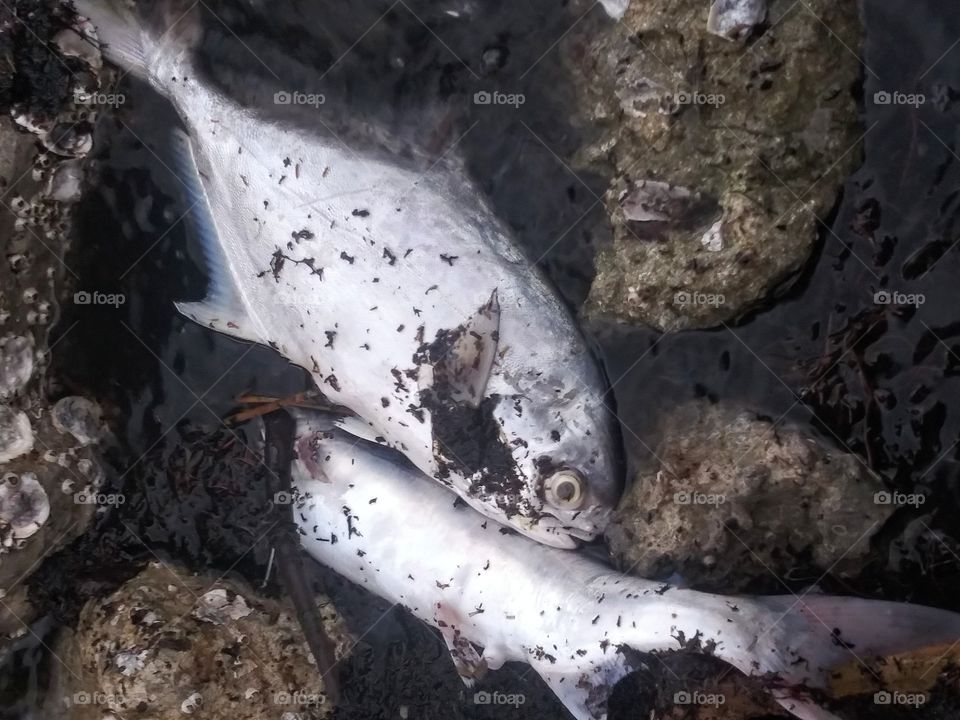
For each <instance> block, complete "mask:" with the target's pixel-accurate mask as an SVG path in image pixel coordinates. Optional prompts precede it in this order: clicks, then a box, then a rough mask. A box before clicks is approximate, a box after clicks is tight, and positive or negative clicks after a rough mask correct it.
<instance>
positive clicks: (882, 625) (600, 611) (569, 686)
mask: <svg viewBox="0 0 960 720" xmlns="http://www.w3.org/2000/svg"><path fill="white" fill-rule="evenodd" d="M296 447H297V455H298V459H297V460H296V461H295V463H294V465H293V468H292V478H293V484H294V487H295V488H296V491H297V493H298V498H297V500H296V501H295V502H296V505H295V513H294V515H295V518H296V521H297V523H299V526H300V534H301V543H302V545H303V547H304V548H305V549H306V550H307V552H308V553H309V554H310V555H312V556H313V557H314V558H316V559H317V560H319V561H320V562H322V563H323V564H325V565H327V566H329V567H330V568H332V569H333V570H335V571H336V572H338V573H340V574H341V575H343V576H345V577H346V578H348V579H350V580H351V581H353V582H354V583H356V584H358V585H360V586H362V587H365V588H367V589H368V590H370V591H371V592H373V593H375V594H377V595H379V596H380V597H382V598H384V599H386V600H388V601H389V602H394V603H399V604H402V605H403V606H404V607H405V608H407V610H409V611H410V612H412V613H413V614H414V615H416V616H417V617H418V618H420V619H421V620H423V621H425V622H427V623H428V624H430V625H432V626H433V627H435V628H437V629H439V630H440V633H441V635H442V636H443V638H444V640H445V641H446V644H447V647H448V649H449V650H450V654H451V656H452V658H453V662H454V666H455V668H456V669H457V672H458V673H459V674H460V676H461V677H462V678H463V679H464V681H465V682H466V684H467V685H468V686H470V685H472V683H473V681H474V680H475V679H477V678H479V677H481V676H482V675H483V674H484V673H485V672H486V671H487V670H494V669H496V668H499V667H500V666H501V665H503V663H505V662H508V661H520V662H526V663H529V664H530V665H531V666H532V667H533V669H534V670H536V671H537V672H538V673H539V674H540V676H541V677H542V678H543V679H544V681H546V683H547V684H548V685H549V686H550V688H551V689H552V690H553V691H554V693H556V695H557V697H558V698H559V699H560V701H561V702H563V704H564V705H565V706H566V707H567V709H568V710H569V711H570V712H571V714H572V715H573V716H574V717H575V718H577V720H603V719H604V718H605V717H606V705H607V700H608V698H609V693H610V691H611V689H612V688H613V685H614V684H615V683H616V682H617V681H618V680H620V679H621V678H623V677H624V676H625V675H627V674H628V673H629V672H631V670H633V669H634V668H633V667H632V665H631V661H630V653H629V652H626V650H627V649H628V648H629V649H633V650H636V651H641V652H651V651H656V650H675V649H678V648H679V647H680V646H681V645H684V644H686V645H687V646H692V647H699V648H702V649H704V651H707V652H711V653H712V654H714V655H715V656H717V657H719V658H720V659H722V660H724V661H726V662H728V663H730V664H731V665H733V666H734V667H736V668H738V669H739V670H741V671H742V672H744V673H746V674H748V675H754V676H765V680H764V682H765V684H766V685H767V686H768V687H770V688H771V692H772V693H773V694H774V696H775V697H776V699H777V700H778V702H780V704H781V705H783V707H785V708H786V709H787V710H789V711H790V712H791V713H793V714H794V715H795V716H796V717H798V718H802V719H803V720H831V719H832V720H838V718H836V716H835V715H833V714H832V713H830V712H828V711H826V710H824V709H822V708H821V707H819V706H818V705H817V704H816V703H814V702H813V700H812V699H810V696H809V695H808V694H807V693H806V692H805V691H804V690H803V689H804V688H814V689H819V688H824V687H825V686H826V685H827V683H828V680H829V677H830V674H831V671H832V670H833V669H834V668H836V667H838V666H840V665H844V664H849V663H850V662H852V661H853V660H854V659H855V658H856V659H859V660H862V661H864V660H867V659H870V658H871V657H873V656H875V655H880V656H887V655H890V654H893V653H899V652H906V651H909V650H912V649H915V648H921V647H926V646H930V645H934V644H939V643H950V642H954V641H957V640H960V614H955V613H951V612H947V611H945V610H936V609H933V608H928V607H921V606H917V605H907V604H901V603H892V602H881V601H875V600H860V599H857V598H841V597H827V596H817V595H806V596H804V597H802V598H797V597H794V596H792V595H791V596H773V597H728V596H723V595H711V594H707V593H701V592H695V591H692V590H681V589H677V588H673V587H671V586H669V585H667V584H665V583H658V582H651V581H648V580H643V579H640V578H637V577H633V576H630V575H624V574H621V573H618V572H615V571H613V570H612V569H611V568H609V567H607V566H606V565H603V564H601V563H599V562H597V561H595V560H593V559H590V558H588V557H586V556H585V555H582V554H579V553H572V552H569V551H564V550H558V549H555V548H551V547H547V546H545V545H541V544H538V543H536V542H533V541H532V540H530V539H528V538H526V537H523V536H521V535H517V534H513V533H510V532H509V531H506V532H505V531H504V530H505V529H504V528H500V527H499V526H497V525H496V524H495V523H493V522H490V521H489V520H488V519H486V518H484V517H483V516H481V515H480V514H478V513H476V512H475V511H473V510H472V509H470V508H467V507H456V506H455V503H454V496H453V495H452V494H450V493H449V492H448V491H446V490H444V489H443V488H442V487H440V486H439V485H436V484H434V483H432V482H431V481H430V480H429V479H427V478H425V477H424V476H423V475H421V474H420V473H418V472H416V470H415V469H413V468H412V467H411V466H410V465H409V464H408V463H407V462H406V461H405V460H404V459H403V458H402V456H399V455H398V454H396V453H395V452H393V451H391V450H388V449H385V448H382V447H378V446H376V445H371V444H368V443H364V442H362V441H360V442H357V441H356V440H355V439H354V438H352V437H350V436H349V435H345V434H343V433H342V431H339V430H335V429H333V428H332V425H331V424H330V422H329V421H328V420H327V419H326V418H324V417H323V416H321V415H318V414H312V415H311V414H306V413H301V414H299V415H298V428H297V440H296Z"/></svg>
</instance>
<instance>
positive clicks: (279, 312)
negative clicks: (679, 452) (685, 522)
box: [78, 0, 621, 547]
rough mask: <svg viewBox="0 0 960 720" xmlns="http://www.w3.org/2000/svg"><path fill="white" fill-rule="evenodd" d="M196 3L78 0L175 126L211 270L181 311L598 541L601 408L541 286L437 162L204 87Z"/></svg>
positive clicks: (567, 530)
mask: <svg viewBox="0 0 960 720" xmlns="http://www.w3.org/2000/svg"><path fill="white" fill-rule="evenodd" d="M195 5H196V4H194V10H193V11H192V12H188V13H187V14H186V15H184V16H180V15H179V13H174V14H172V18H174V19H176V20H177V22H176V23H174V24H173V27H172V29H171V30H170V32H169V33H167V32H166V27H164V28H163V30H162V32H161V31H155V30H151V29H149V28H148V25H145V24H141V23H140V22H138V20H137V19H136V18H134V17H133V16H132V15H131V14H130V13H129V11H127V10H125V9H123V8H122V6H121V5H120V4H118V3H113V2H109V0H104V1H103V2H97V1H96V0H82V1H81V2H79V3H78V10H79V11H80V12H82V13H83V14H85V15H87V16H89V17H90V18H91V19H92V20H93V22H94V24H95V25H96V27H97V32H98V34H99V39H100V40H101V41H102V42H103V43H104V52H105V55H106V57H107V58H108V59H109V60H110V61H112V62H114V63H116V64H117V65H120V66H121V67H123V68H125V69H127V70H128V71H129V72H131V73H133V74H135V75H137V76H139V77H141V78H143V79H145V80H147V81H148V82H150V84H151V85H152V86H153V87H154V88H156V89H157V90H158V91H159V92H160V93H162V94H163V95H165V96H166V97H168V98H169V99H170V100H171V102H172V103H173V105H174V107H175V108H176V109H177V111H178V112H179V115H180V117H181V118H182V120H183V122H184V125H185V126H186V129H187V130H186V132H183V131H177V132H175V133H174V140H173V144H174V148H175V152H176V155H177V157H178V161H177V166H178V167H177V169H178V174H179V175H180V176H181V179H182V180H183V182H184V183H186V184H187V185H188V186H189V192H188V202H189V204H190V214H191V215H192V217H193V221H194V224H195V227H196V228H197V230H198V234H199V235H200V236H201V238H202V241H203V243H204V251H205V255H206V260H207V264H208V265H209V266H210V268H211V282H210V289H209V292H208V296H207V297H206V299H205V300H203V301H202V302H199V303H182V304H180V305H179V306H178V307H179V309H180V310H181V312H183V313H184V314H185V315H187V316H188V317H190V318H192V319H193V320H195V321H196V322H198V323H201V324H203V325H205V326H207V327H210V328H212V329H214V330H218V331H220V332H223V333H226V334H229V335H232V336H235V337H237V338H242V339H245V340H250V341H254V342H258V343H264V344H269V345H270V346H271V347H273V348H275V349H277V350H278V351H279V352H280V353H281V354H283V355H284V356H285V357H287V358H288V359H290V360H291V361H292V362H294V363H296V364H297V365H300V366H301V367H303V368H306V369H307V370H308V371H310V372H311V373H312V375H313V378H314V379H315V381H316V383H317V386H318V387H319V388H320V389H321V390H322V391H323V393H324V394H325V395H326V396H327V397H328V398H329V400H330V401H331V402H333V403H335V404H337V405H341V406H345V407H347V408H349V409H350V410H351V411H352V412H353V413H355V415H356V418H354V419H353V420H351V421H349V422H348V423H347V425H348V426H349V429H350V430H351V431H352V432H354V433H357V434H358V435H360V436H362V437H369V438H370V439H376V440H377V441H378V442H380V443H382V444H384V445H387V446H389V447H392V448H396V449H397V450H399V451H400V452H402V453H403V454H404V455H406V456H407V457H408V458H409V459H410V460H411V461H412V462H413V463H414V464H415V465H416V466H417V467H418V468H419V469H420V470H421V471H422V472H424V473H426V474H427V475H429V476H430V477H431V478H433V479H434V480H436V481H438V482H440V483H442V484H443V485H445V486H447V487H449V488H451V489H452V490H454V491H455V492H457V493H458V494H459V495H460V496H461V497H462V498H463V499H464V500H465V501H466V502H467V503H469V504H470V505H472V506H473V507H475V508H476V509H477V510H479V511H480V512H482V513H484V514H485V515H488V516H489V517H492V518H495V519H496V520H498V521H500V522H503V523H506V524H508V525H510V526H512V527H514V528H516V529H517V530H519V531H520V532H522V533H525V534H527V535H529V536H531V537H533V538H535V539H537V540H539V541H540V542H544V543H547V544H551V545H556V546H558V547H573V546H575V545H576V543H577V540H580V539H582V540H589V539H592V538H594V537H595V536H596V535H597V533H598V532H599V531H601V530H602V528H603V527H604V525H605V524H606V522H607V520H608V517H609V514H610V513H611V511H612V509H613V508H614V507H615V505H616V503H617V500H618V498H619V495H620V489H621V482H620V480H621V478H620V473H619V469H618V454H617V449H616V441H615V436H616V427H615V419H614V418H613V417H612V414H611V413H610V412H609V411H608V410H607V408H606V407H605V405H604V399H603V398H604V392H605V390H606V387H605V381H604V378H603V374H602V371H601V369H600V367H599V364H598V362H597V361H596V359H595V358H594V357H593V356H592V354H591V353H590V351H589V350H588V347H587V345H586V342H585V340H584V338H583V337H582V335H581V334H580V332H579V329H578V328H577V326H576V324H575V322H574V320H573V318H572V317H571V316H570V314H569V312H568V310H567V309H566V307H565V306H564V305H563V303H562V301H561V299H560V298H559V297H558V295H557V294H556V292H555V291H554V290H553V289H552V288H551V287H550V286H549V285H548V284H547V283H546V282H545V281H544V279H543V278H542V277H541V275H540V274H539V273H538V272H537V271H536V269H535V268H533V267H532V266H531V264H530V263H529V262H528V261H526V260H525V258H524V257H523V255H522V254H521V253H520V252H519V251H518V250H517V249H516V247H515V246H514V244H513V242H512V240H511V237H510V233H509V231H508V230H507V228H506V227H505V226H504V224H503V223H502V222H501V221H500V220H498V219H497V218H496V216H495V215H494V214H493V212H492V211H491V210H490V208H489V207H488V206H487V205H486V203H485V202H484V200H483V199H482V197H481V195H480V193H479V192H478V191H477V189H476V188H474V187H473V186H472V185H470V184H469V183H468V182H466V180H465V179H464V177H463V175H462V173H460V172H458V171H457V170H456V168H455V167H451V166H450V165H449V164H448V163H447V162H436V163H434V165H433V166H431V167H430V168H428V169H426V170H422V169H420V168H418V167H415V166H413V165H411V164H408V163H406V162H405V161H403V160H401V159H400V158H398V157H392V156H390V157H386V156H384V154H383V153H382V152H374V151H373V150H370V151H369V152H368V151H366V150H365V149H364V148H362V147H356V148H351V147H346V146H344V145H343V144H342V143H341V142H340V141H339V140H338V139H337V138H335V137H329V136H326V135H323V134H321V133H312V132H307V131H304V130H303V129H302V128H300V127H294V126H293V125H292V124H287V123H285V122H283V121H282V120H278V119H276V118H274V119H270V120H267V119H264V118H263V117H259V116H258V115H257V114H256V113H254V112H253V111H252V110H251V109H249V108H247V107H242V106H240V105H238V104H237V103H235V102H234V101H232V100H231V99H230V98H229V97H227V96H225V95H224V94H223V93H221V92H220V91H219V90H218V89H217V88H215V87H213V86H212V85H211V84H207V83H205V82H204V81H203V79H202V73H200V72H198V71H196V69H195V68H194V67H193V66H192V55H191V52H190V46H191V43H195V42H196V41H197V38H198V37H199V36H200V35H201V32H200V26H199V23H198V21H197V20H196V17H195V13H196V7H195ZM281 95H282V97H280V96H281ZM315 100H316V101H317V102H319V95H315ZM293 101H294V98H293V97H292V95H291V93H286V94H284V93H278V97H275V102H277V103H281V104H284V103H292V102H293Z"/></svg>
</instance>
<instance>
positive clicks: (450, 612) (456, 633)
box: [434, 605, 488, 688]
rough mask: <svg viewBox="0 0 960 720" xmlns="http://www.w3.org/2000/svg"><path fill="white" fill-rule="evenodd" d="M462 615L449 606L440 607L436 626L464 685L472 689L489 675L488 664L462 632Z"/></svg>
mask: <svg viewBox="0 0 960 720" xmlns="http://www.w3.org/2000/svg"><path fill="white" fill-rule="evenodd" d="M459 618H460V615H459V614H458V613H457V611H456V610H454V609H453V608H451V607H449V606H447V605H438V606H437V612H436V617H435V620H434V622H435V624H436V626H437V628H438V629H439V630H440V635H441V636H442V637H443V641H444V642H445V643H446V645H447V650H449V651H450V658H451V659H452V660H453V666H454V667H455V668H456V669H457V674H458V675H459V676H460V679H461V680H463V684H464V685H466V686H467V687H468V688H472V687H473V684H474V682H475V681H476V680H479V679H481V678H483V677H484V676H485V675H486V674H487V670H488V667H487V662H486V660H485V659H484V658H483V657H482V656H481V655H480V653H479V652H478V651H477V648H476V647H474V645H473V643H471V642H470V641H469V640H467V638H465V637H464V636H463V634H462V633H461V632H460V627H461V625H460V622H459Z"/></svg>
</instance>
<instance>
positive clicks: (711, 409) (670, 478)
mask: <svg viewBox="0 0 960 720" xmlns="http://www.w3.org/2000/svg"><path fill="white" fill-rule="evenodd" d="M663 437H664V440H663V442H662V443H661V444H660V446H659V447H658V448H657V449H656V453H655V456H656V458H657V459H658V464H657V465H656V467H651V468H649V469H646V470H643V471H641V472H640V473H639V474H638V476H637V477H636V478H635V480H634V483H633V486H632V487H631V488H630V490H629V491H628V492H627V494H626V495H625V496H624V498H623V500H622V501H621V504H620V507H619V509H618V511H617V513H616V516H615V518H614V520H613V522H612V523H611V525H610V527H609V528H608V530H607V540H608V542H609V544H610V548H611V551H612V554H613V556H614V557H615V558H616V560H617V562H618V563H619V564H620V565H621V566H622V567H625V568H630V570H631V572H633V573H635V574H637V575H640V576H642V577H666V576H670V575H671V574H674V573H677V574H679V575H680V577H681V578H682V579H683V581H684V582H685V583H686V584H689V585H692V586H695V587H697V588H702V589H709V590H714V591H724V592H733V591H736V590H741V589H743V588H745V587H746V586H747V585H748V584H749V583H750V581H751V580H753V579H756V578H759V577H761V576H763V577H765V578H769V573H773V574H774V575H776V576H777V578H783V577H787V576H789V574H790V571H791V570H792V569H794V568H796V567H798V566H801V565H802V566H806V563H807V562H808V560H809V561H812V562H813V564H814V565H815V566H817V567H819V568H821V569H822V570H824V571H826V570H828V569H829V570H830V571H831V572H833V573H835V574H836V575H841V576H842V575H845V574H855V573H856V572H857V571H858V569H859V568H861V567H862V566H863V562H864V558H865V557H866V556H868V554H869V552H870V538H871V537H872V536H873V535H874V534H875V533H876V532H877V531H878V530H879V529H880V527H881V526H882V524H883V523H884V522H885V521H886V520H887V519H888V518H889V517H890V515H891V514H892V511H893V509H894V507H893V505H894V503H893V502H892V500H888V494H887V493H886V490H885V488H884V485H883V483H882V482H881V481H880V480H879V479H878V478H877V477H875V476H874V475H873V474H872V473H870V472H869V471H868V470H867V469H866V468H865V466H864V465H863V464H862V462H861V461H860V460H859V459H857V458H856V457H854V456H852V455H848V454H845V453H840V452H837V451H835V450H833V449H832V448H830V447H828V446H827V445H825V444H824V443H823V442H821V441H818V440H814V439H813V438H810V437H809V436H808V434H807V433H805V432H804V431H802V430H800V429H797V428H793V427H789V426H784V425H775V424H774V423H772V422H770V421H769V420H766V419H761V418H758V417H757V416H755V415H754V414H752V413H749V412H744V411H738V410H732V409H728V408H724V407H722V406H710V405H705V404H704V405H700V404H695V405H689V406H684V407H682V408H681V409H679V410H678V411H676V412H675V414H674V415H673V416H671V417H670V418H669V419H668V420H667V421H666V422H665V424H664V428H663Z"/></svg>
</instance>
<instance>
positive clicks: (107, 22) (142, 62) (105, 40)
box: [74, 0, 150, 80]
mask: <svg viewBox="0 0 960 720" xmlns="http://www.w3.org/2000/svg"><path fill="white" fill-rule="evenodd" d="M74 6H75V7H76V10H77V12H78V13H79V14H81V15H83V16H84V17H86V18H89V19H90V22H92V23H93V24H94V27H96V29H97V38H98V39H99V41H100V51H101V52H102V53H103V54H104V56H105V57H106V58H107V60H109V61H110V62H112V63H113V64H115V65H117V66H119V67H121V68H123V69H124V70H127V71H128V72H130V73H132V74H134V75H136V76H137V77H139V78H140V79H141V80H147V79H149V74H150V73H149V67H148V62H147V49H146V47H145V37H144V33H143V30H142V26H141V24H140V21H139V20H138V18H137V17H136V16H135V15H134V13H133V11H131V10H130V9H129V8H125V7H121V4H120V3H118V2H108V1H105V0H74Z"/></svg>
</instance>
